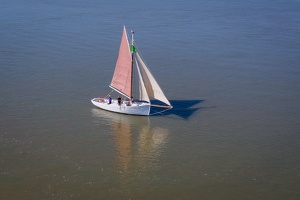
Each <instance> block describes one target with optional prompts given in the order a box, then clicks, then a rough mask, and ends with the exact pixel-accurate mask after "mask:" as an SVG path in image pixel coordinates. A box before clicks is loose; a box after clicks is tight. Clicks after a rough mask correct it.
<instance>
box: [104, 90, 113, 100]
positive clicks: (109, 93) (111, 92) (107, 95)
mask: <svg viewBox="0 0 300 200" xmlns="http://www.w3.org/2000/svg"><path fill="white" fill-rule="evenodd" d="M113 91H114V90H111V92H110V93H108V94H107V95H106V96H105V97H104V98H106V97H107V96H108V95H110V94H111V93H112V92H113Z"/></svg>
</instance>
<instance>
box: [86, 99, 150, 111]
mask: <svg viewBox="0 0 300 200" xmlns="http://www.w3.org/2000/svg"><path fill="white" fill-rule="evenodd" d="M91 102H92V103H93V104H94V105H95V106H97V107H98V108H101V109H103V110H108V111H111V112H116V113H123V114H128V115H149V113H150V107H151V105H150V103H147V102H134V103H132V104H128V103H130V102H127V101H125V102H123V103H121V105H119V104H118V101H117V100H115V99H113V100H112V103H111V104H108V101H107V99H103V98H94V99H92V100H91Z"/></svg>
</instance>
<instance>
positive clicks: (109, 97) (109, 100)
mask: <svg viewBox="0 0 300 200" xmlns="http://www.w3.org/2000/svg"><path fill="white" fill-rule="evenodd" d="M111 100H112V98H111V96H110V95H109V96H108V104H111Z"/></svg>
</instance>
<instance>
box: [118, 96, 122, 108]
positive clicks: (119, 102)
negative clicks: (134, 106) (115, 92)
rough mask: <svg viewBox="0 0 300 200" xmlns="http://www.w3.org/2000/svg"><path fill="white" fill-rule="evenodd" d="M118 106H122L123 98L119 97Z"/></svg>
mask: <svg viewBox="0 0 300 200" xmlns="http://www.w3.org/2000/svg"><path fill="white" fill-rule="evenodd" d="M118 104H119V106H120V105H121V97H120V96H119V97H118Z"/></svg>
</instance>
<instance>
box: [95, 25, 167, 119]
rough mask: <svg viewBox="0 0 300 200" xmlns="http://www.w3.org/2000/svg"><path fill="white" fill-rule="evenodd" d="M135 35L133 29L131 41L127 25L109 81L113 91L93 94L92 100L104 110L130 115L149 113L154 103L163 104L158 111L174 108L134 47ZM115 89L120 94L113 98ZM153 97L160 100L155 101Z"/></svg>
mask: <svg viewBox="0 0 300 200" xmlns="http://www.w3.org/2000/svg"><path fill="white" fill-rule="evenodd" d="M133 36H134V32H133V31H131V43H129V40H128V35H127V31H126V27H125V26H124V27H123V33H122V39H121V44H120V49H119V55H118V59H117V63H116V67H115V71H114V74H113V77H112V81H111V83H110V85H109V87H110V88H112V91H111V92H110V93H109V94H108V95H106V96H105V97H97V98H93V99H92V100H91V101H92V103H93V104H94V105H95V106H97V107H98V108H101V109H104V110H108V111H112V112H116V113H122V114H129V115H146V116H147V115H150V111H151V107H153V106H156V107H160V108H161V109H162V110H161V111H159V112H163V111H166V110H169V109H171V108H172V105H171V104H170V102H169V100H168V99H167V98H166V96H165V94H164V93H163V91H162V90H161V88H160V86H159V85H158V83H157V81H156V80H155V78H154V76H153V75H152V73H151V72H150V70H149V68H148V67H147V65H146V63H145V62H144V60H143V58H142V56H141V54H140V53H139V51H138V49H137V48H136V47H135V42H134V38H133ZM134 66H135V67H136V70H134ZM134 71H135V72H136V74H137V76H138V80H139V81H137V85H138V91H137V92H136V93H135V94H134V95H136V97H138V98H136V99H134V98H133V88H134V87H133V83H134V81H133V72H134ZM112 92H117V95H118V98H115V99H113V98H112V97H111V93H112ZM153 99H156V100H158V101H159V102H161V103H160V104H152V103H151V100H153ZM152 114H155V113H152Z"/></svg>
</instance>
